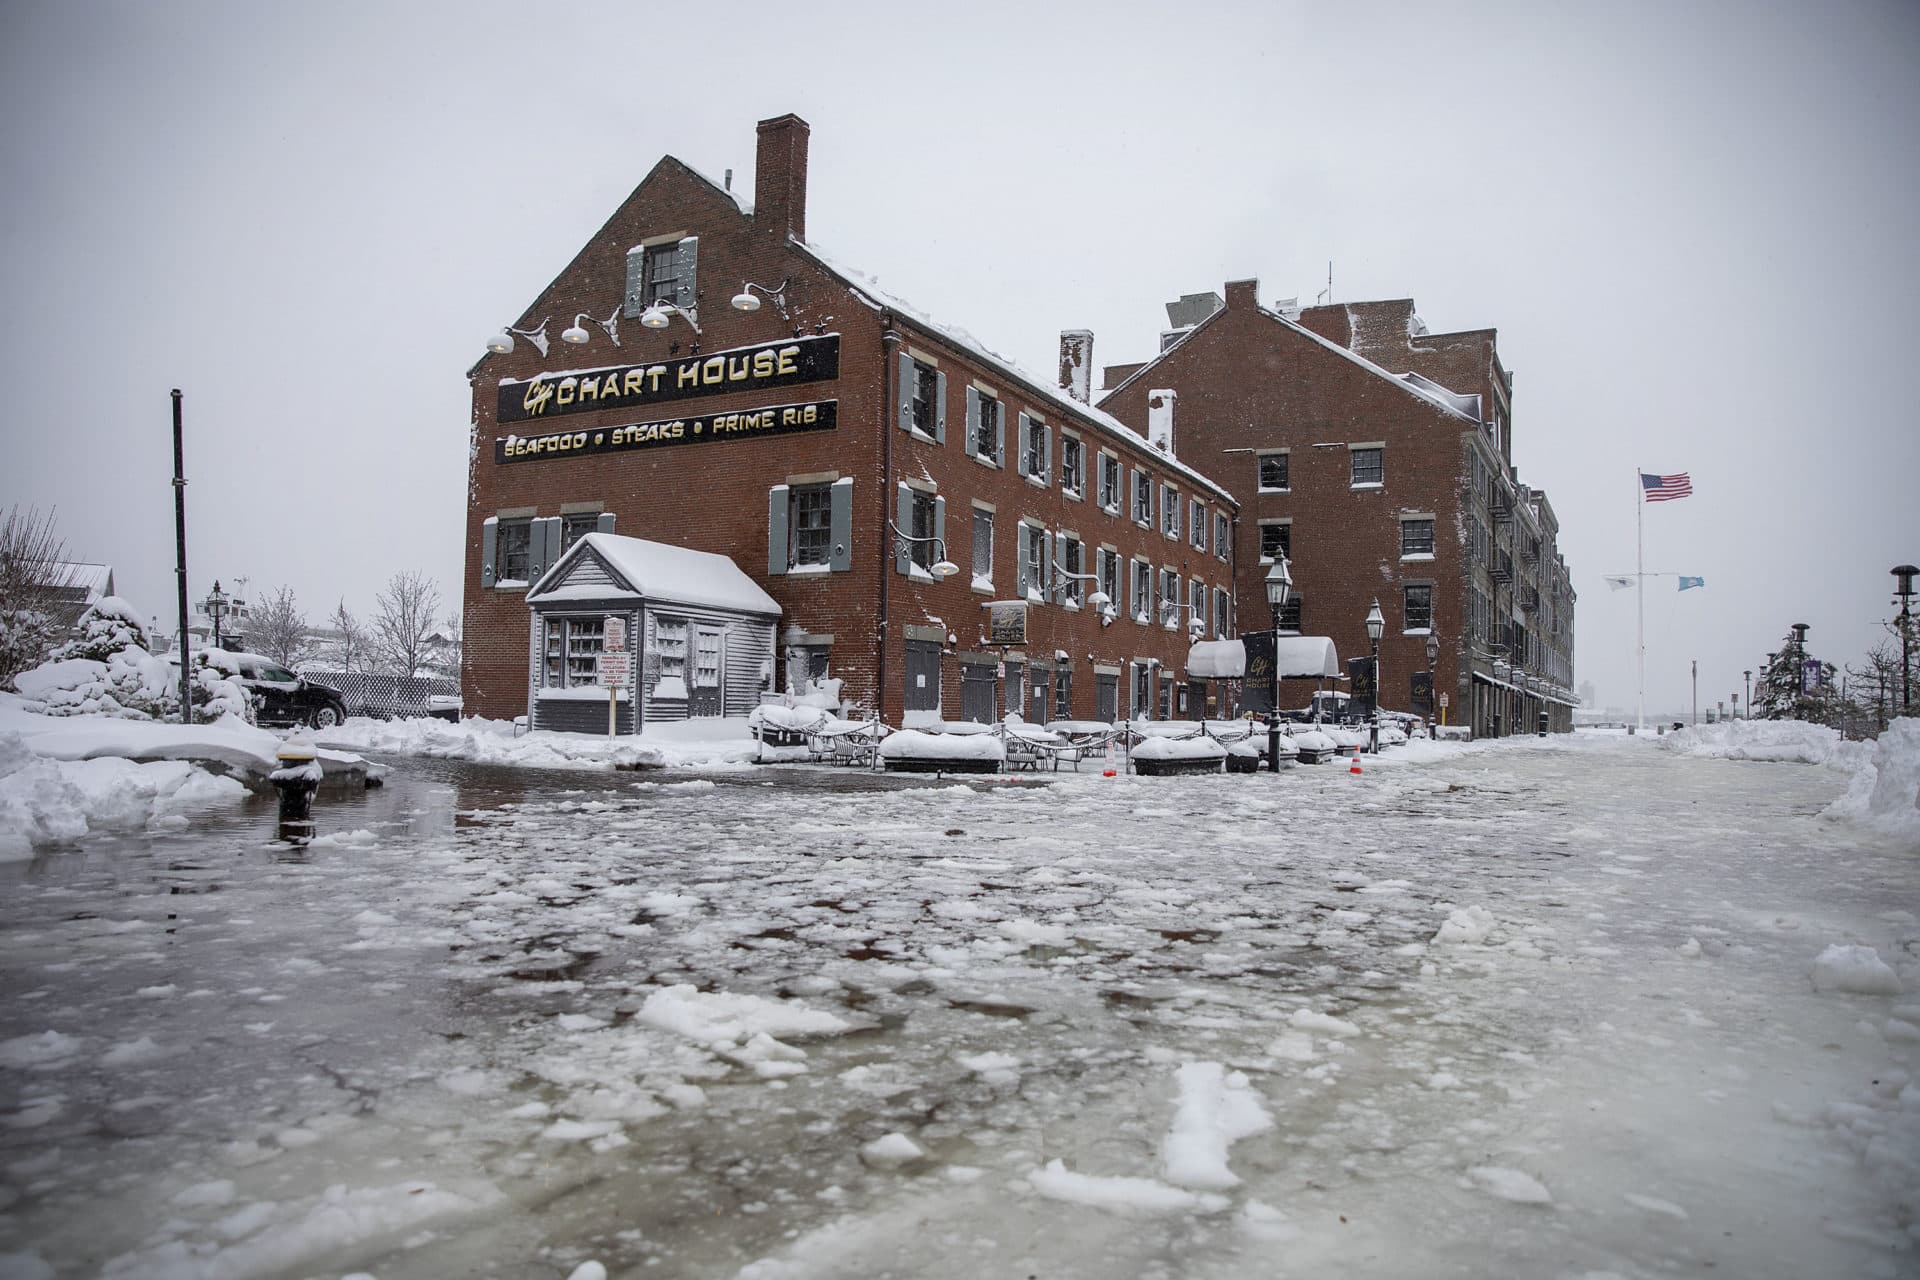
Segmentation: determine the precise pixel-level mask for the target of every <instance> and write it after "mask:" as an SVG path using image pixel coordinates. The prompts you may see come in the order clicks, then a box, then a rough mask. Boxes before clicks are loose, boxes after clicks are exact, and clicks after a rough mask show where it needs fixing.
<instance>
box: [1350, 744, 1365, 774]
mask: <svg viewBox="0 0 1920 1280" xmlns="http://www.w3.org/2000/svg"><path fill="white" fill-rule="evenodd" d="M1347 772H1348V773H1360V772H1362V770H1361V768H1360V748H1358V747H1355V748H1354V749H1353V764H1352V765H1350V766H1349V767H1348V769H1347Z"/></svg>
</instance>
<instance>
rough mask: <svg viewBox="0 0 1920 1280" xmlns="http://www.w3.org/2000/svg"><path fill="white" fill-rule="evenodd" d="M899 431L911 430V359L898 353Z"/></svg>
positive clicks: (904, 354) (903, 353) (905, 354)
mask: <svg viewBox="0 0 1920 1280" xmlns="http://www.w3.org/2000/svg"><path fill="white" fill-rule="evenodd" d="M900 429H901V430H902V431H911V430H913V357H912V356H910V355H908V354H907V353H906V352H904V351H902V352H901V353H900Z"/></svg>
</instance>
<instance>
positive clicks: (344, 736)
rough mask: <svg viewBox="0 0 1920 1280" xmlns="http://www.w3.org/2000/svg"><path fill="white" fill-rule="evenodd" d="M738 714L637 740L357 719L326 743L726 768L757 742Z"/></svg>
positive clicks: (657, 729) (496, 724) (476, 724)
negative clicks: (733, 716) (730, 717)
mask: <svg viewBox="0 0 1920 1280" xmlns="http://www.w3.org/2000/svg"><path fill="white" fill-rule="evenodd" d="M747 724H748V722H747V720H746V719H745V718H744V717H736V718H733V719H718V718H716V719H703V720H691V721H686V722H684V723H680V724H669V725H657V726H651V727H649V728H648V729H647V730H646V732H645V733H643V734H640V735H638V736H631V735H630V736H625V737H618V738H609V737H606V736H605V735H603V734H586V733H554V732H552V731H550V730H545V729H540V730H535V731H533V732H530V733H521V734H519V735H518V736H516V735H515V734H514V726H513V723H512V722H511V721H508V720H488V719H485V718H483V717H478V716H476V717H473V718H471V719H467V720H462V721H460V722H459V723H458V724H453V723H450V722H448V721H445V720H436V719H433V718H431V717H425V718H421V719H418V720H370V719H367V718H365V717H362V716H355V717H353V718H352V719H350V720H348V721H347V722H346V723H345V724H343V725H339V726H337V727H335V728H332V729H328V730H326V731H325V733H324V739H323V740H324V741H325V743H326V744H327V745H328V746H335V747H351V748H353V749H354V750H356V751H372V752H379V753H382V754H386V755H401V756H428V757H432V758H435V759H441V760H472V761H476V762H478V763H481V764H503V765H515V766H520V767H524V768H542V769H582V768H587V769H591V768H612V767H615V766H622V767H625V768H640V769H656V768H693V767H729V766H735V765H746V764H750V763H752V761H753V757H754V748H755V743H754V740H753V735H752V732H751V731H750V730H749V729H748V727H747Z"/></svg>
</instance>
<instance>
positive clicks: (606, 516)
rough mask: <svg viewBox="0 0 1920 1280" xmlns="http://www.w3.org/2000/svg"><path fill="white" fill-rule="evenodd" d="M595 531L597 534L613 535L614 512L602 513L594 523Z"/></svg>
mask: <svg viewBox="0 0 1920 1280" xmlns="http://www.w3.org/2000/svg"><path fill="white" fill-rule="evenodd" d="M593 531H594V532H595V533H612V532H613V512H611V511H602V512H601V513H600V515H599V518H598V519H597V520H596V521H595V522H594V530H593Z"/></svg>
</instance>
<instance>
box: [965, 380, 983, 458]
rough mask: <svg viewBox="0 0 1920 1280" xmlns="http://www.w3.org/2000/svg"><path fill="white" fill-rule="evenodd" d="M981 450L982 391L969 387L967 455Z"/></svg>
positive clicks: (969, 455) (971, 455)
mask: <svg viewBox="0 0 1920 1280" xmlns="http://www.w3.org/2000/svg"><path fill="white" fill-rule="evenodd" d="M979 452H980V393H979V392H978V391H976V390H974V389H973V388H972V387H968V388H967V456H968V457H969V458H971V457H973V456H974V455H975V454H977V453H979Z"/></svg>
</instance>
